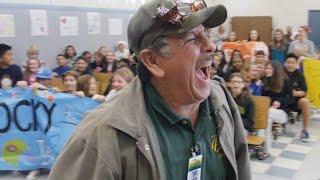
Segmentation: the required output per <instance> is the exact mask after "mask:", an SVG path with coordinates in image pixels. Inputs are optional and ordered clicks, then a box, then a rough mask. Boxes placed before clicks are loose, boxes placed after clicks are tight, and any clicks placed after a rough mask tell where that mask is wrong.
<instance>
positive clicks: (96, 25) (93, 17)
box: [87, 12, 101, 34]
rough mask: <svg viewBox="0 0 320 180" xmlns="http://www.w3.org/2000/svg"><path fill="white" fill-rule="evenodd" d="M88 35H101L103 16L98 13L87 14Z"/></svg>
mask: <svg viewBox="0 0 320 180" xmlns="http://www.w3.org/2000/svg"><path fill="white" fill-rule="evenodd" d="M87 21H88V22H87V23H88V34H100V33H101V15H100V13H98V12H88V13H87Z"/></svg>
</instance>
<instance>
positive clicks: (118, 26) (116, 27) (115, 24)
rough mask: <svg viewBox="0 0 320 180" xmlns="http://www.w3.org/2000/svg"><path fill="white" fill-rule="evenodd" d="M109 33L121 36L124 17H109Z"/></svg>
mask: <svg viewBox="0 0 320 180" xmlns="http://www.w3.org/2000/svg"><path fill="white" fill-rule="evenodd" d="M108 22H109V24H108V26H109V35H111V36H120V35H122V29H123V21H122V19H109V20H108Z"/></svg>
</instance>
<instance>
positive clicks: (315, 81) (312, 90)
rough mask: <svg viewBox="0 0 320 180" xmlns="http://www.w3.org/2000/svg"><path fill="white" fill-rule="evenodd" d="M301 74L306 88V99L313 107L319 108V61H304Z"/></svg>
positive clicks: (308, 59) (307, 59) (309, 59)
mask: <svg viewBox="0 0 320 180" xmlns="http://www.w3.org/2000/svg"><path fill="white" fill-rule="evenodd" d="M303 73H304V77H305V79H306V83H307V87H308V90H307V98H308V99H309V100H310V102H311V103H312V105H313V106H315V107H317V108H320V61H319V60H316V59H311V58H306V59H304V60H303Z"/></svg>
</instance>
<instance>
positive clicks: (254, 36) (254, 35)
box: [248, 29, 269, 62]
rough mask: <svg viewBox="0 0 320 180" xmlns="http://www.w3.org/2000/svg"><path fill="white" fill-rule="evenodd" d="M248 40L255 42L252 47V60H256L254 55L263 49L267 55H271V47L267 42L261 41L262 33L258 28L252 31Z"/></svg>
mask: <svg viewBox="0 0 320 180" xmlns="http://www.w3.org/2000/svg"><path fill="white" fill-rule="evenodd" d="M248 41H249V42H252V43H254V44H253V47H252V49H251V62H255V56H254V55H255V53H256V52H258V51H263V52H264V54H265V55H266V57H269V48H268V46H267V45H266V43H264V42H262V41H260V35H259V32H258V31H257V30H256V29H254V30H252V31H250V33H249V38H248Z"/></svg>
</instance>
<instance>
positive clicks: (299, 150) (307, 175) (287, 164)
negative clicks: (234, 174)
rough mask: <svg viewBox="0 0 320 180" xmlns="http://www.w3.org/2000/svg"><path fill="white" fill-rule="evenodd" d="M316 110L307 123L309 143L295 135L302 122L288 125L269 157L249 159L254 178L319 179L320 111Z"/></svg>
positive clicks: (276, 141)
mask: <svg viewBox="0 0 320 180" xmlns="http://www.w3.org/2000/svg"><path fill="white" fill-rule="evenodd" d="M315 113H316V114H315ZM315 113H314V115H313V116H312V119H311V123H310V129H311V134H312V136H311V142H308V143H305V142H302V141H301V140H300V139H299V138H297V136H298V133H299V131H300V130H301V122H296V123H295V124H288V125H287V127H286V133H285V134H284V135H283V136H281V137H279V138H278V139H277V140H275V141H273V142H272V151H271V157H270V158H268V159H266V160H264V161H261V160H258V159H255V158H251V169H252V173H253V179H254V180H274V179H297V180H319V179H320V171H319V161H320V138H319V137H320V113H319V112H315ZM318 113H319V114H318ZM315 159H318V160H317V161H316V160H315ZM305 167H308V168H305Z"/></svg>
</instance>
